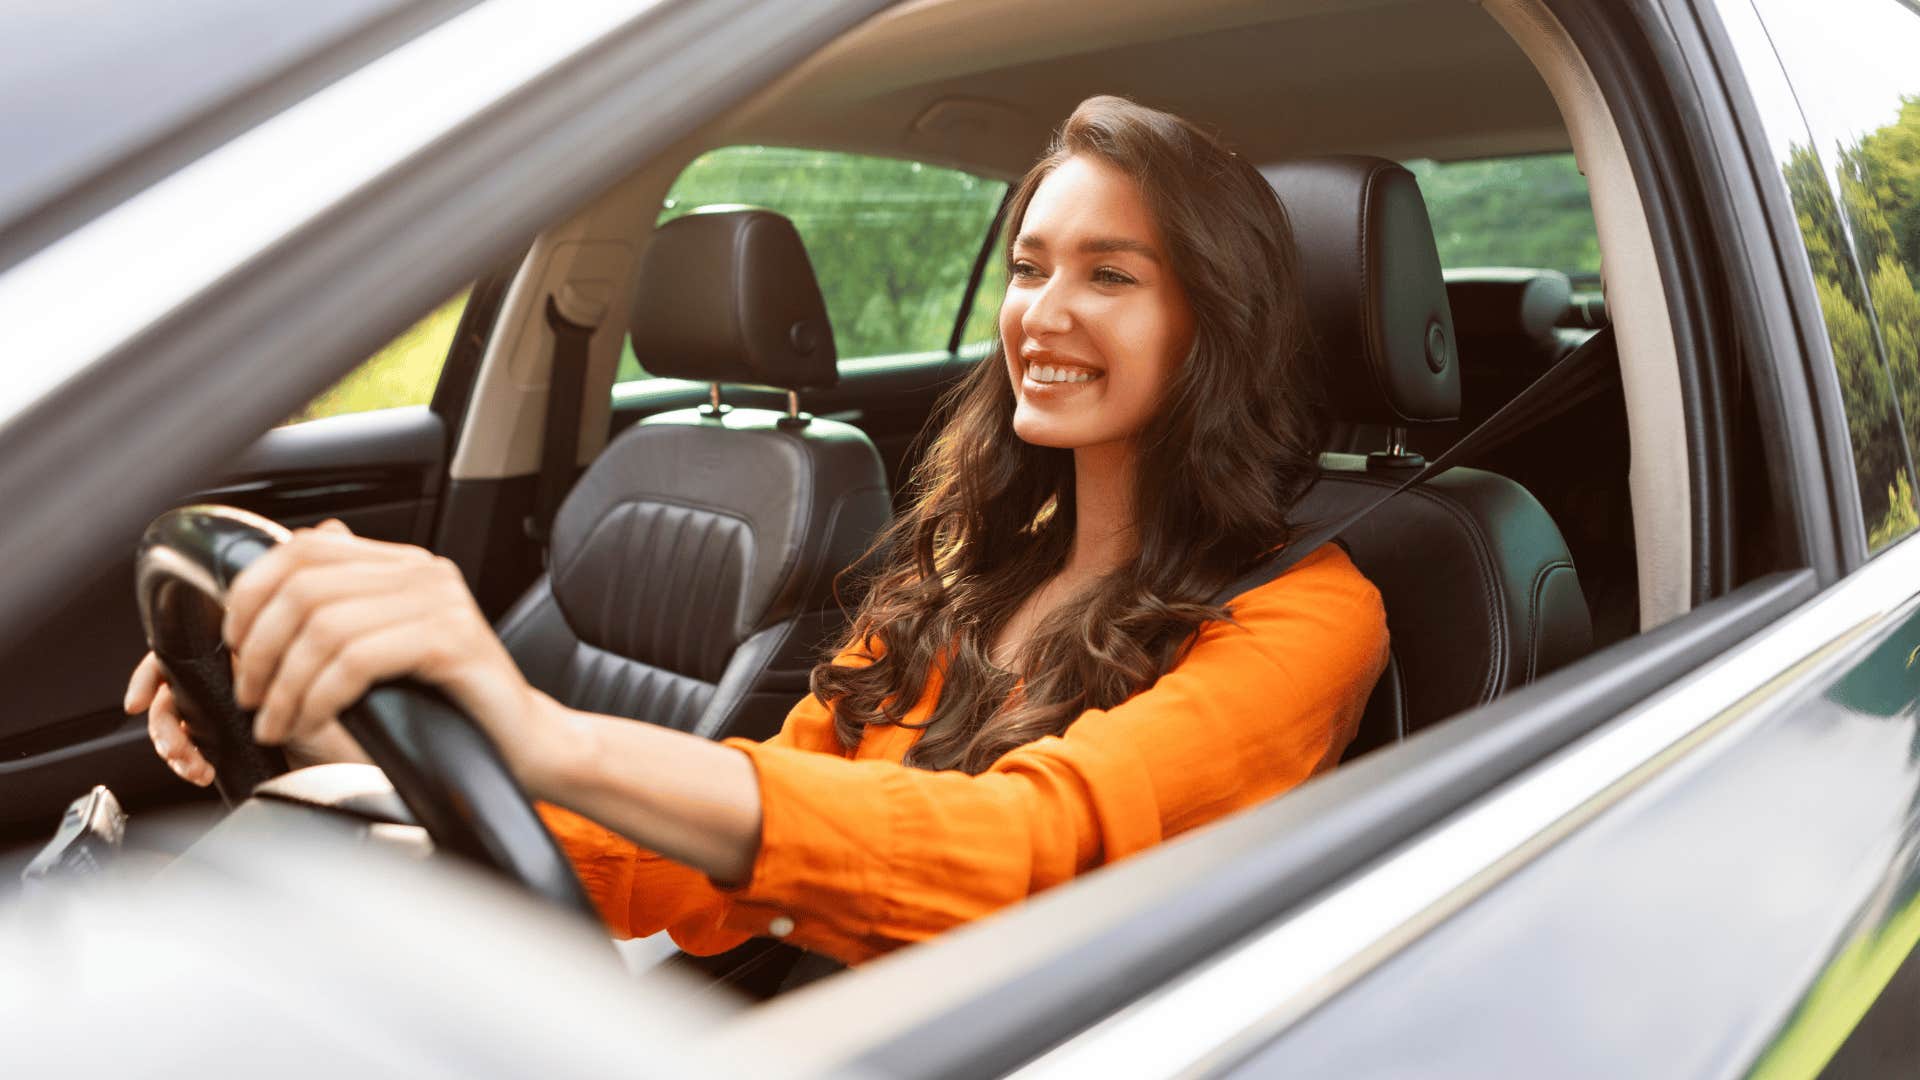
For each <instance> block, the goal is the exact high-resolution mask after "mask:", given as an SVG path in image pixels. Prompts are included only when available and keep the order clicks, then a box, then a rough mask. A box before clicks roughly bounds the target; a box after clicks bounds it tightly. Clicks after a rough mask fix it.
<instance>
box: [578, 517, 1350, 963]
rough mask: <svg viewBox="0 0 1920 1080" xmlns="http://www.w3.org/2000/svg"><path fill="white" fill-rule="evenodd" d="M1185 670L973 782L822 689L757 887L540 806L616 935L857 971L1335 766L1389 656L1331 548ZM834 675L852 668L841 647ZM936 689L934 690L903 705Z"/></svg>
mask: <svg viewBox="0 0 1920 1080" xmlns="http://www.w3.org/2000/svg"><path fill="white" fill-rule="evenodd" d="M1233 612H1234V617H1235V620H1236V621H1237V623H1238V625H1235V624H1234V623H1228V622H1221V621H1215V622H1209V623H1206V624H1204V625H1202V626H1201V628H1200V629H1199V631H1198V632H1197V633H1196V635H1195V640H1194V642H1193V645H1192V647H1191V648H1190V649H1189V650H1188V652H1187V654H1186V656H1185V657H1184V658H1183V659H1182V660H1181V661H1180V663H1179V664H1177V665H1176V666H1175V667H1174V668H1173V669H1172V670H1170V671H1168V672H1167V673H1166V674H1165V675H1163V676H1161V677H1160V679H1159V680H1158V681H1157V682H1155V683H1154V684H1153V685H1152V686H1150V687H1148V688H1147V689H1146V690H1143V691H1141V692H1140V693H1138V694H1135V695H1134V696H1133V697H1131V698H1129V699H1127V700H1126V701H1125V702H1122V703H1121V704H1119V705H1117V706H1115V707H1113V708H1111V709H1094V710H1091V711H1088V712H1086V713H1083V714H1081V715H1080V717H1079V718H1078V719H1076V720H1075V721H1074V722H1073V723H1072V724H1071V725H1069V726H1068V727H1067V730H1066V731H1065V733H1063V734H1061V735H1050V736H1047V737H1046V738H1042V739H1037V740H1035V741H1033V742H1031V743H1028V744H1026V745H1025V746H1021V747H1019V748H1017V749H1015V750H1012V751H1009V752H1008V753H1007V754H1005V755H1003V756H1002V757H1001V758H1000V759H999V760H998V761H996V762H994V763H993V765H992V766H990V767H989V768H988V769H987V771H985V772H983V773H980V774H979V775H977V776H975V775H968V774H966V773H963V772H959V771H943V772H933V771H928V770H925V769H917V768H912V767H909V766H906V765H903V764H901V761H902V759H903V758H904V757H905V756H906V753H907V750H908V749H909V748H910V747H912V745H913V743H914V741H915V740H916V739H918V738H919V736H920V729H918V728H909V727H901V726H896V725H886V726H869V727H868V728H867V729H866V732H865V734H864V736H863V737H862V739H861V742H860V745H859V746H858V747H857V748H855V750H854V751H853V752H852V753H848V752H847V751H846V750H845V749H844V748H843V747H842V746H841V745H840V741H839V739H838V737H837V736H836V735H835V734H834V725H833V715H832V713H831V712H830V711H829V709H828V708H827V706H825V705H823V704H822V703H821V702H820V700H819V699H818V698H816V697H814V696H813V695H811V694H809V695H808V696H807V697H806V698H805V699H804V700H802V701H801V702H800V703H799V704H798V705H796V706H794V708H793V711H792V712H791V713H789V714H788V716H787V719H786V723H785V724H784V726H782V728H781V729H780V731H779V733H778V734H776V735H774V736H773V737H772V738H770V739H768V740H767V741H766V742H763V743H756V742H753V741H750V740H747V739H738V738H734V739H727V740H725V743H726V745H728V746H732V747H736V748H737V749H740V750H742V751H744V752H746V754H747V755H748V756H749V757H750V758H751V759H752V760H753V764H754V767H755V770H756V773H757V775H758V778H759V783H760V797H761V814H762V820H761V830H760V851H759V854H758V856H756V858H755V861H754V866H753V872H752V875H751V876H750V877H749V878H748V880H747V882H746V883H745V884H743V885H741V886H739V887H737V888H731V889H721V888H718V887H716V886H715V885H714V884H713V882H712V880H711V879H709V878H708V877H707V876H706V875H705V874H704V873H701V872H700V871H698V870H695V869H692V868H690V867H687V866H684V865H681V864H680V863H676V862H674V861H672V860H670V859H668V858H666V857H664V856H661V855H658V854H655V853H653V852H651V851H647V850H645V849H643V848H640V847H638V846H636V845H635V844H633V843H632V842H630V841H628V840H626V839H624V838H623V837H621V836H619V835H617V834H615V833H613V832H611V831H609V830H607V829H604V828H602V827H600V826H599V825H596V824H594V823H593V822H591V821H588V820H587V819H585V818H582V817H580V816H579V815H576V814H573V813H570V812H568V811H566V810H563V809H560V808H558V807H554V806H542V807H541V813H542V816H543V817H544V818H545V819H546V822H547V824H548V826H549V827H550V828H551V829H552V830H553V832H554V835H555V836H556V837H557V838H558V839H559V841H560V844H561V846H562V847H563V848H564V849H565V851H566V853H567V855H568V857H569V858H570V859H572V861H573V864H574V866H575V868H576V869H577V870H578V871H579V872H580V878H581V881H582V882H584V883H585V885H586V887H587V891H588V893H589V894H590V895H591V896H592V897H593V900H594V902H595V904H596V905H598V907H599V909H600V912H601V914H602V916H603V917H604V918H605V919H606V922H607V925H608V927H609V928H610V929H611V931H612V932H613V933H614V935H615V936H618V937H638V936H645V935H647V934H652V933H655V932H657V931H659V930H662V929H664V930H666V931H667V932H668V933H669V934H671V935H672V937H673V940H674V942H675V943H677V944H678V945H679V946H680V947H681V948H683V949H685V950H686V951H688V952H691V953H696V954H701V955H710V954H713V953H718V952H723V951H725V950H727V949H731V948H733V947H735V946H737V945H740V944H741V943H743V942H745V941H746V940H747V939H748V938H750V937H753V936H755V935H763V934H774V935H777V936H781V937H784V938H785V940H787V941H789V942H791V943H793V944H795V945H799V946H801V947H803V948H807V949H811V950H813V951H815V952H820V953H825V954H827V955H829V956H832V957H834V958H836V959H839V960H841V961H843V962H845V963H849V964H853V963H858V962H860V961H862V960H865V959H868V958H870V957H873V956H876V955H878V954H880V953H883V952H887V951H888V950H891V949H895V948H898V947H899V946H901V945H905V944H908V943H910V942H916V941H921V940H924V939H926V938H929V937H932V936H934V935H935V934H938V933H940V932H941V931H943V930H946V929H949V928H950V927H953V926H957V925H959V924H961V923H964V922H968V921H970V920H973V919H977V918H979V917H981V916H983V915H986V914H988V913H990V912H993V911H996V910H998V909H1000V908H1003V907H1006V906H1008V905H1010V904H1013V903H1015V902H1017V901H1019V900H1021V899H1024V898H1025V897H1027V896H1029V895H1031V894H1033V893H1037V892H1039V891H1040V890H1042V889H1046V888H1049V887H1051V886H1053V885H1057V884H1059V883H1060V882H1062V881H1065V880H1067V879H1068V878H1071V877H1073V876H1074V875H1076V874H1081V873H1085V872H1086V871H1088V870H1090V869H1092V868H1094V867H1096V866H1099V865H1101V864H1103V863H1109V862H1113V861H1116V860H1118V859H1122V858H1125V857H1126V856H1128V855H1131V854H1133V853H1134V852H1137V851H1140V850H1142V849H1143V848H1149V847H1152V846H1153V845H1154V844H1157V843H1159V842H1160V841H1161V840H1163V839H1166V838H1167V837H1170V836H1175V835H1177V834H1179V833H1182V832H1185V831H1186V830H1188V829H1191V828H1194V827H1195V826H1198V825H1203V824H1206V823H1207V822H1210V821H1213V820H1215V819H1216V818H1219V817H1222V816H1224V815H1226V814H1230V813H1232V812H1233V811H1235V810H1238V809H1241V808H1243V807H1246V806H1250V805H1252V804H1254V803H1258V802H1261V801H1263V800H1265V799H1268V798H1271V797H1272V796H1274V795H1276V794H1278V793H1280V792H1283V791H1286V790H1287V789H1289V788H1292V787H1294V786H1295V785H1297V784H1299V783H1301V782H1302V781H1304V780H1306V779H1307V778H1308V777H1309V776H1312V775H1314V774H1315V773H1319V772H1323V771H1325V770H1327V769H1330V768H1332V767H1333V766H1334V764H1335V763H1337V762H1338V761H1339V760H1340V753H1341V751H1342V750H1344V749H1345V748H1346V745H1347V743H1348V742H1350V741H1351V740H1352V738H1353V734H1354V730H1355V728H1356V727H1357V726H1358V724H1359V722H1360V714H1361V711H1362V710H1363V709H1364V708H1365V706H1366V702H1367V696H1368V694H1369V693H1371V692H1372V689H1373V684H1374V682H1375V680H1377V679H1378V678H1379V677H1380V672H1381V670H1382V669H1383V668H1384V667H1385V666H1386V660H1387V627H1386V611H1385V609H1384V608H1383V607H1382V606H1381V603H1380V594H1379V592H1378V591H1377V590H1375V589H1374V587H1373V584H1372V583H1371V582H1369V581H1368V580H1367V579H1366V577H1365V576H1363V575H1362V574H1361V573H1360V571H1359V570H1358V569H1357V568H1356V567H1355V566H1354V565H1353V563H1352V562H1351V561H1349V560H1348V558H1347V556H1346V553H1345V552H1343V551H1341V550H1340V549H1339V548H1338V547H1336V546H1334V545H1332V544H1329V545H1326V546H1325V547H1322V548H1321V549H1319V550H1318V551H1315V552H1314V553H1313V554H1311V555H1309V556H1308V557H1307V558H1305V559H1302V560H1301V561H1300V562H1299V563H1298V564H1297V565H1296V566H1295V567H1294V568H1293V569H1291V570H1289V571H1288V572H1287V573H1285V574H1283V575H1281V576H1280V577H1279V578H1277V579H1275V580H1274V581H1272V582H1269V583H1268V584H1266V585H1262V586H1260V587H1259V588H1257V589H1254V590H1252V591H1250V592H1247V593H1245V594H1243V595H1242V596H1240V597H1239V598H1238V599H1237V600H1235V601H1234V602H1233ZM835 662H836V663H857V662H861V661H859V660H854V659H851V658H849V656H848V655H847V654H846V653H842V654H841V656H840V658H838V659H837V660H836V661H835ZM938 693H939V686H938V683H937V679H930V680H929V685H928V686H927V690H926V694H925V695H924V696H923V698H922V700H921V701H920V702H919V703H918V705H917V706H916V707H915V709H914V710H913V711H912V712H911V713H910V714H909V716H908V718H907V720H908V722H909V723H918V722H920V721H922V720H924V719H925V718H926V716H927V715H928V713H929V712H930V711H931V710H932V708H933V705H934V703H935V700H936V695H937V694H938Z"/></svg>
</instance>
